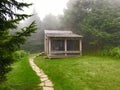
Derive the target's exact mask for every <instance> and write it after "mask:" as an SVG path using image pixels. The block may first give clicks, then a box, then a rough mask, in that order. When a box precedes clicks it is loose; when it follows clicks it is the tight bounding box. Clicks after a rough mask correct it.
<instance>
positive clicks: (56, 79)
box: [35, 56, 120, 90]
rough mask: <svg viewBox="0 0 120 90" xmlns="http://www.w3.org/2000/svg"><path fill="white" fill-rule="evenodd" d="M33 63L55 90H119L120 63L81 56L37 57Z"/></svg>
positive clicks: (101, 58) (105, 58)
mask: <svg viewBox="0 0 120 90" xmlns="http://www.w3.org/2000/svg"><path fill="white" fill-rule="evenodd" d="M35 63H36V64H37V65H38V66H39V67H40V68H42V69H43V70H44V72H45V73H46V74H47V75H48V76H49V78H50V79H51V80H52V81H53V83H54V85H55V86H54V88H55V90H120V61H119V60H115V59H110V58H107V57H94V56H83V57H77V58H65V59H51V60H49V59H44V58H43V57H37V58H36V60H35Z"/></svg>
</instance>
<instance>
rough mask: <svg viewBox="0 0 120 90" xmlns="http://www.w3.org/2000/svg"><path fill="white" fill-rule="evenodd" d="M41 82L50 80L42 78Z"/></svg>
mask: <svg viewBox="0 0 120 90" xmlns="http://www.w3.org/2000/svg"><path fill="white" fill-rule="evenodd" d="M40 80H41V82H43V81H46V80H48V78H41V79H40Z"/></svg>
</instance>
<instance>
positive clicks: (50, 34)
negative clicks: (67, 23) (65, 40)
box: [45, 30, 83, 38]
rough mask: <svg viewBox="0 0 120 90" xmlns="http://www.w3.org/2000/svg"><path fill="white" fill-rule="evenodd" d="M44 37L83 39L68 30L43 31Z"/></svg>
mask: <svg viewBox="0 0 120 90" xmlns="http://www.w3.org/2000/svg"><path fill="white" fill-rule="evenodd" d="M45 35H46V36H47V37H77V38H81V37H83V36H81V35H78V34H75V33H73V32H72V31H70V30H45Z"/></svg>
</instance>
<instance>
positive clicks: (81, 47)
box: [79, 38, 82, 55]
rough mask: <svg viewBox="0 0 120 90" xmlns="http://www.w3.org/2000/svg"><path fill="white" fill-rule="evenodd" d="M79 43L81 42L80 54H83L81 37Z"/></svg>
mask: <svg viewBox="0 0 120 90" xmlns="http://www.w3.org/2000/svg"><path fill="white" fill-rule="evenodd" d="M79 43H80V46H79V47H80V55H82V39H81V38H80V40H79Z"/></svg>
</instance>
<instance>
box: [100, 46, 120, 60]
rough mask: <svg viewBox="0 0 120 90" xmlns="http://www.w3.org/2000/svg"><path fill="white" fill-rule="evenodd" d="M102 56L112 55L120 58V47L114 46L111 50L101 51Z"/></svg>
mask: <svg viewBox="0 0 120 90" xmlns="http://www.w3.org/2000/svg"><path fill="white" fill-rule="evenodd" d="M101 55H102V56H111V57H115V58H120V47H114V48H112V49H110V50H107V49H106V50H103V51H102V53H101Z"/></svg>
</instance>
